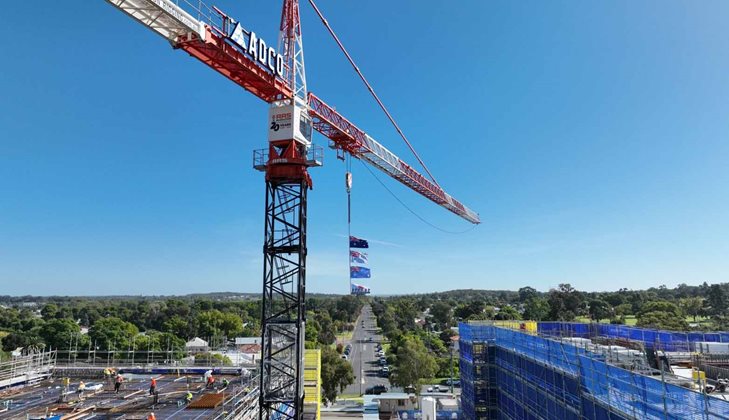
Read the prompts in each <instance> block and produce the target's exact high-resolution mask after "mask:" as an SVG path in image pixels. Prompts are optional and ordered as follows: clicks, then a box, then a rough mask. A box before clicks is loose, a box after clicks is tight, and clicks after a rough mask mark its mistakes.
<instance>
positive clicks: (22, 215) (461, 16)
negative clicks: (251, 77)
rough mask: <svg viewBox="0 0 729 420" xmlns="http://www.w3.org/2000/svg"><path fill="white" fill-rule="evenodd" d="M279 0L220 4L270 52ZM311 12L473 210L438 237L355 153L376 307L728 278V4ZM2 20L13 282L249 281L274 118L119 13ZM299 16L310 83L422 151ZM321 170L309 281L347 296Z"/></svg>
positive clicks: (330, 183)
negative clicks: (257, 161) (417, 297)
mask: <svg viewBox="0 0 729 420" xmlns="http://www.w3.org/2000/svg"><path fill="white" fill-rule="evenodd" d="M279 3H280V2H278V1H276V2H268V1H267V2H261V1H254V0H241V1H233V0H220V1H219V2H218V3H217V4H218V5H219V6H220V7H221V8H223V9H224V10H226V11H227V12H228V13H229V14H230V15H232V16H235V17H237V18H238V19H239V20H241V21H242V22H244V24H245V25H246V26H247V27H249V28H251V29H254V30H256V31H257V32H258V33H259V34H260V35H262V36H263V37H264V38H265V39H267V40H269V42H273V40H275V39H276V36H277V27H276V25H277V23H278V18H279V13H280V4H279ZM304 3H305V2H304ZM455 5H457V7H456V6H455ZM320 7H321V8H322V9H323V11H324V12H325V13H326V14H327V15H328V18H329V20H330V22H331V23H332V25H333V26H334V28H335V30H337V31H338V33H339V35H340V37H341V38H342V40H343V41H344V42H345V44H346V45H347V46H348V48H349V49H350V51H351V53H352V54H353V55H354V57H355V58H356V59H357V60H358V62H359V64H360V66H361V68H362V69H363V71H364V72H365V73H366V75H367V76H368V77H369V79H370V81H371V82H372V83H373V85H374V86H375V87H376V89H377V91H378V92H379V93H380V94H381V96H382V98H383V100H384V101H385V102H386V103H387V104H388V105H389V106H390V108H391V110H392V112H393V113H394V115H395V116H396V117H397V118H398V120H399V122H400V124H401V126H402V127H403V128H404V130H405V131H406V133H407V134H408V136H409V137H410V138H411V139H412V141H413V143H414V144H415V146H416V147H417V148H418V149H419V151H420V153H421V154H422V156H423V157H424V159H425V160H426V162H428V164H429V166H430V168H431V170H433V172H434V173H435V174H436V177H437V179H438V180H439V182H440V183H441V184H442V185H443V186H444V187H445V188H446V190H447V191H448V192H450V193H451V194H452V195H453V196H454V197H456V198H458V199H459V200H461V201H462V202H463V203H465V204H467V205H469V206H470V207H472V208H473V209H475V210H476V211H478V212H479V213H480V215H481V218H482V220H483V224H482V225H480V226H479V227H477V228H476V229H474V230H471V231H469V232H468V233H465V234H461V235H451V234H444V233H442V232H439V231H437V230H434V229H432V228H430V227H428V226H427V225H425V224H423V223H422V222H420V221H419V220H417V219H415V218H414V217H413V216H412V215H410V214H409V213H408V212H407V210H405V209H404V208H402V207H401V206H400V205H399V204H398V203H397V202H396V201H394V200H393V199H392V198H391V197H390V196H389V195H388V194H387V192H386V191H384V190H383V188H382V187H381V186H380V185H379V184H378V183H377V182H376V181H375V180H374V179H372V177H371V176H370V174H368V173H367V172H366V171H364V169H363V168H362V167H361V166H360V165H355V166H354V168H355V173H354V184H355V186H354V198H353V200H354V224H353V233H354V234H356V235H358V236H361V237H364V238H367V239H371V240H372V248H371V250H370V259H371V263H372V264H371V265H372V270H373V273H374V276H373V278H372V279H371V280H370V281H369V282H366V283H367V284H369V285H370V286H371V287H372V289H373V291H374V292H375V293H406V292H426V291H436V290H448V289H454V288H487V289H497V288H498V289H517V288H519V287H522V286H525V285H531V286H534V287H536V288H537V289H540V290H547V289H549V288H550V287H554V286H556V285H557V284H558V283H562V282H569V283H571V284H572V285H574V286H576V287H577V288H580V289H586V290H614V289H618V288H620V287H628V288H644V287H649V286H657V285H660V284H666V285H669V286H672V285H676V284H678V283H682V282H685V283H688V284H699V283H701V282H704V281H707V282H709V283H713V282H720V281H728V280H729V274H728V273H729V217H728V216H727V215H729V141H727V137H728V134H729V46H727V40H728V39H729V26H727V25H726V19H727V16H729V3H726V2H722V1H705V2H700V3H689V2H685V1H637V2H636V1H611V2H599V3H596V2H578V1H551V2H539V1H520V2H507V1H481V0H472V1H462V2H442V1H422V0H408V1H396V2H393V1H386V0H372V1H367V2H351V1H334V0H320ZM3 10H4V19H3V24H2V25H0V47H1V48H2V58H1V59H0V60H2V65H1V66H0V92H1V93H2V98H3V99H2V100H0V194H1V196H0V284H1V285H2V287H1V288H0V294H43V295H47V294H74V295H75V294H182V293H190V292H210V291H247V292H258V291H260V289H261V268H262V263H261V245H262V232H263V227H262V222H263V195H264V190H263V187H264V183H263V177H262V175H261V174H260V173H257V172H255V171H254V170H253V169H252V168H251V150H252V149H254V148H261V147H263V146H264V145H265V142H266V114H267V107H266V105H265V104H264V103H263V102H261V101H260V100H258V99H255V98H254V97H253V96H252V95H250V94H248V93H246V92H245V91H243V90H241V89H240V88H239V87H237V86H236V85H234V84H232V83H231V82H229V81H227V80H226V79H224V78H223V77H221V76H219V75H217V74H215V73H214V72H213V71H211V70H210V69H208V68H207V67H205V66H203V65H202V64H200V63H199V62H197V61H195V60H193V59H191V58H189V57H188V56H186V54H185V53H183V52H181V51H174V50H172V49H171V48H170V47H169V45H168V44H166V42H165V41H164V40H162V39H161V38H158V37H157V36H156V35H154V34H153V33H151V32H149V31H147V30H145V29H144V28H142V27H141V26H139V25H138V24H136V23H135V22H133V21H132V20H131V19H129V18H128V17H126V16H125V15H123V14H122V13H121V12H119V11H117V10H115V9H114V8H112V7H111V6H110V5H108V4H107V3H105V2H102V1H93V2H92V1H86V0H76V1H63V2H60V1H45V2H40V1H35V2H32V1H26V2H14V3H13V4H12V5H10V4H8V5H5V7H4V9H3ZM302 19H303V27H304V44H305V52H306V65H307V70H308V79H309V88H310V90H312V91H314V92H316V93H317V94H318V95H319V96H321V97H322V98H323V99H325V100H326V101H328V102H329V103H331V104H333V105H335V106H337V109H338V110H339V111H341V112H342V113H343V114H345V115H346V116H347V117H349V118H350V119H351V120H353V121H354V122H356V123H357V124H358V125H360V126H361V127H362V128H364V129H366V130H367V131H368V132H370V134H372V135H373V137H375V138H377V139H379V140H380V141H381V142H382V143H383V144H385V145H387V146H388V147H390V148H391V150H393V151H394V152H395V153H397V154H399V155H401V156H402V157H403V158H404V159H405V160H408V161H413V162H414V159H413V158H412V157H411V156H410V155H409V154H408V152H407V149H406V148H405V147H404V145H403V144H402V141H400V140H399V139H398V138H397V137H396V134H395V132H394V131H393V129H392V128H391V127H390V126H389V125H388V122H387V121H386V119H385V118H384V117H383V116H382V114H381V113H380V112H378V109H377V108H376V106H375V105H374V103H373V102H372V101H371V100H370V98H369V96H368V93H367V92H366V90H365V89H364V88H363V87H362V86H361V82H360V81H359V80H358V79H357V78H356V76H355V75H354V73H353V71H352V70H351V68H349V66H348V64H347V63H346V61H345V60H344V58H343V57H342V56H341V54H340V53H339V52H338V50H337V49H336V47H335V45H334V43H333V41H332V40H331V39H330V38H329V36H328V35H327V34H326V32H325V30H324V29H323V26H322V25H321V23H320V22H319V21H318V20H317V19H316V18H315V16H314V14H313V12H312V10H311V8H310V6H309V5H308V4H302ZM316 141H317V142H318V143H320V144H325V139H324V138H323V137H321V136H318V137H317V139H316ZM312 174H313V177H314V182H315V189H314V191H313V192H312V193H311V194H310V208H309V210H310V222H309V223H310V225H309V226H310V247H309V250H310V253H309V278H308V290H309V291H312V292H339V293H346V292H347V291H348V280H347V250H346V239H345V237H344V236H345V235H346V232H347V225H346V207H345V205H346V196H345V192H344V184H343V178H344V175H343V174H344V165H343V164H342V163H341V162H340V161H337V160H336V159H335V158H334V156H333V154H332V153H329V151H328V155H327V159H326V166H325V167H324V168H321V169H315V170H313V171H312ZM387 183H388V185H389V186H390V187H391V188H392V189H393V190H394V191H395V192H396V193H397V194H398V195H399V196H400V197H401V198H402V199H403V200H404V201H405V202H406V203H407V204H408V205H409V206H411V207H412V208H414V209H416V211H417V212H418V213H419V214H420V215H422V216H423V217H424V218H426V219H428V220H429V221H431V222H432V223H434V224H436V225H438V226H440V227H442V228H444V229H449V230H464V229H467V228H468V227H469V225H468V224H467V223H466V222H462V221H460V220H459V219H458V218H457V217H455V216H453V215H451V214H450V213H448V212H446V211H445V210H443V209H441V208H440V207H438V206H435V205H433V204H432V203H430V202H428V201H427V200H425V199H423V198H421V197H419V196H418V195H417V194H415V193H412V192H409V191H407V190H406V189H405V188H403V187H401V186H400V185H399V184H397V183H395V182H394V181H387Z"/></svg>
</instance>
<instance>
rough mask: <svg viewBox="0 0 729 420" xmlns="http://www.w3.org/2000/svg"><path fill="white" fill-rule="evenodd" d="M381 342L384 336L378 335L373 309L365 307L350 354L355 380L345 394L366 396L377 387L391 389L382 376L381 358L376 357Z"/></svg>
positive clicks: (359, 319)
mask: <svg viewBox="0 0 729 420" xmlns="http://www.w3.org/2000/svg"><path fill="white" fill-rule="evenodd" d="M370 339H371V340H372V341H370ZM381 342H382V336H381V335H379V334H377V324H376V321H375V316H374V314H373V313H372V308H371V307H370V306H369V305H365V306H364V307H362V312H361V313H360V315H359V317H358V318H357V322H356V323H355V326H354V332H353V333H352V341H351V344H352V351H351V352H350V353H349V363H351V364H352V370H353V371H354V376H355V380H354V383H353V384H352V385H350V386H348V387H347V388H346V389H345V390H344V392H343V394H347V395H352V394H357V395H359V394H364V393H365V390H366V389H367V388H369V387H372V386H375V385H385V386H386V387H387V388H388V389H389V388H390V382H389V381H388V380H387V378H383V377H381V376H380V364H379V358H378V357H377V356H376V355H375V346H376V344H377V343H381Z"/></svg>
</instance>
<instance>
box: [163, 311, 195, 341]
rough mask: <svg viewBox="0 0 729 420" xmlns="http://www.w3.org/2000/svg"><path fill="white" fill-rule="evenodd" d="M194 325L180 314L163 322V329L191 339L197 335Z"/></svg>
mask: <svg viewBox="0 0 729 420" xmlns="http://www.w3.org/2000/svg"><path fill="white" fill-rule="evenodd" d="M194 330H195V329H194V326H193V325H191V323H190V322H189V321H188V320H187V319H185V318H183V317H182V316H180V315H173V316H172V317H171V318H169V319H168V320H167V321H165V322H164V323H163V324H162V331H164V332H168V333H170V334H174V335H175V336H177V337H180V338H182V339H189V338H192V336H193V335H195V331H194Z"/></svg>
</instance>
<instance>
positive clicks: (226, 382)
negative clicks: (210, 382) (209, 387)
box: [223, 378, 230, 389]
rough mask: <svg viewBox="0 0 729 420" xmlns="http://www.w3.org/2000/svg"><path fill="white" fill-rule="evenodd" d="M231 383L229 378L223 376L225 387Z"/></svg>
mask: <svg viewBox="0 0 729 420" xmlns="http://www.w3.org/2000/svg"><path fill="white" fill-rule="evenodd" d="M229 384H230V382H229V381H228V378H223V389H225V388H227V387H228V385H229Z"/></svg>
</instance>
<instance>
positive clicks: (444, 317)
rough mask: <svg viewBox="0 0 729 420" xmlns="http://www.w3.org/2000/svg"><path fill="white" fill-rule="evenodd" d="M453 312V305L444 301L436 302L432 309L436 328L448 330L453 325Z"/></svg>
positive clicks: (431, 313) (431, 312)
mask: <svg viewBox="0 0 729 420" xmlns="http://www.w3.org/2000/svg"><path fill="white" fill-rule="evenodd" d="M452 311H453V308H452V307H451V305H449V304H448V303H446V302H443V301H438V302H435V303H434V304H433V305H432V306H431V307H430V315H431V316H432V317H433V322H434V323H435V325H436V328H438V329H443V328H448V327H449V326H450V325H451V324H452V323H453V317H452V316H451V313H452Z"/></svg>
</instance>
